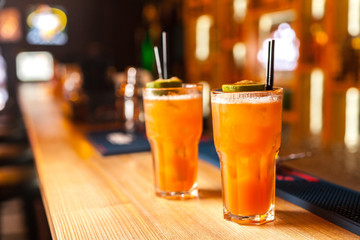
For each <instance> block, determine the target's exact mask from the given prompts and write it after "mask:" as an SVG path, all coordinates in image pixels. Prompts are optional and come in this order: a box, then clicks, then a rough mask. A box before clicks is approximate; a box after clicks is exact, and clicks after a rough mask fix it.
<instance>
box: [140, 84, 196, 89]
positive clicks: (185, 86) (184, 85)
mask: <svg viewBox="0 0 360 240" xmlns="http://www.w3.org/2000/svg"><path fill="white" fill-rule="evenodd" d="M199 87H201V88H202V87H203V85H202V84H201V83H182V85H181V87H167V88H166V87H165V88H149V87H143V90H144V91H146V90H152V91H158V90H159V91H161V90H179V89H195V88H199Z"/></svg>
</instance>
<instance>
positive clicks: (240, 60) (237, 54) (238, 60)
mask: <svg viewBox="0 0 360 240" xmlns="http://www.w3.org/2000/svg"><path fill="white" fill-rule="evenodd" d="M233 56H234V62H235V65H236V66H237V67H240V66H242V65H243V64H244V62H245V57H246V46H245V44H244V43H241V42H238V43H236V44H235V45H234V47H233Z"/></svg>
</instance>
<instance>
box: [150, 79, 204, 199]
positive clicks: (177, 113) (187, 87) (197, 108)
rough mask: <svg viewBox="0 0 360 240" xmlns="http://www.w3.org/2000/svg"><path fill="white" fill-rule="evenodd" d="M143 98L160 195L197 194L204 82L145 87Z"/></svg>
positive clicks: (179, 197)
mask: <svg viewBox="0 0 360 240" xmlns="http://www.w3.org/2000/svg"><path fill="white" fill-rule="evenodd" d="M143 98H144V110H145V125H146V135H147V137H148V139H149V142H150V146H151V152H152V157H153V167H154V179H155V193H156V195H158V196H160V197H164V198H168V199H186V198H194V197H197V196H198V189H197V169H198V144H199V140H200V137H201V133H202V85H198V84H183V85H182V87H180V88H144V89H143Z"/></svg>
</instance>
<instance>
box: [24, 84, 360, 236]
mask: <svg viewBox="0 0 360 240" xmlns="http://www.w3.org/2000/svg"><path fill="white" fill-rule="evenodd" d="M19 102H20V106H21V110H22V113H23V116H24V119H25V123H26V127H27V130H28V133H29V136H30V140H31V145H32V148H33V151H34V155H35V158H36V160H35V161H36V168H37V173H38V177H39V182H40V187H41V194H42V198H43V202H44V205H45V208H46V213H47V217H48V221H49V225H50V229H51V232H52V237H53V239H359V237H358V236H356V235H355V234H352V233H351V232H349V231H347V230H344V229H343V228H341V227H338V226H336V225H334V224H332V223H330V222H328V221H326V220H324V219H322V218H320V217H318V216H316V215H314V214H312V213H310V212H308V211H306V210H304V209H302V208H300V207H298V206H296V205H293V204H291V203H289V202H287V201H285V200H282V199H280V198H277V199H276V220H275V221H274V222H272V223H268V224H265V225H262V226H241V225H238V224H236V223H233V222H229V221H225V220H224V219H223V215H222V198H221V183H220V171H219V169H218V168H216V167H214V166H212V165H210V164H209V163H207V162H205V161H202V160H200V162H199V177H198V183H199V188H200V197H199V198H198V199H193V200H186V201H171V200H165V199H161V198H158V197H156V196H155V194H154V187H153V175H152V161H151V154H150V153H149V152H145V153H136V154H126V155H116V156H109V157H103V156H101V155H100V154H99V153H98V152H97V151H96V150H95V149H94V148H93V147H92V146H91V145H90V144H89V142H88V141H87V140H86V138H85V136H84V134H83V129H82V128H80V127H77V126H76V125H74V124H72V123H71V122H70V121H68V120H67V119H66V118H65V117H64V116H63V115H62V111H61V108H60V105H59V103H58V102H57V101H56V100H55V99H54V97H53V96H52V94H51V92H50V91H49V85H48V84H46V83H45V84H44V83H36V84H23V85H21V86H20V88H19Z"/></svg>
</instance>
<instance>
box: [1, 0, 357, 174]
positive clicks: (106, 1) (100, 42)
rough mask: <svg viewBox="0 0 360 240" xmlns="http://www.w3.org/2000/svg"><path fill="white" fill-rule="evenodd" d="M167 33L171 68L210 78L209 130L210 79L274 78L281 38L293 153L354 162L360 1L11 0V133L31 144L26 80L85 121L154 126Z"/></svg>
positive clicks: (5, 113) (191, 77) (4, 104)
mask: <svg viewBox="0 0 360 240" xmlns="http://www.w3.org/2000/svg"><path fill="white" fill-rule="evenodd" d="M162 31H166V32H167V44H168V51H167V56H168V60H169V62H168V72H169V75H170V76H177V77H179V78H181V79H183V80H184V81H185V82H191V83H197V82H202V83H203V84H204V86H205V90H204V133H205V134H209V135H211V117H210V116H211V115H210V114H211V113H210V103H209V89H212V88H219V87H220V86H221V84H223V83H229V82H235V81H239V80H241V79H253V80H256V81H261V82H264V81H265V70H266V68H265V65H266V61H267V59H266V58H267V40H268V39H270V38H273V39H276V47H275V70H276V71H275V85H276V86H280V87H283V88H284V89H285V95H284V114H283V122H284V127H283V130H284V131H283V139H286V141H284V140H283V143H282V145H283V146H282V148H283V149H284V150H283V151H284V152H286V151H289V152H290V150H287V147H288V146H291V151H294V149H295V148H299V149H301V148H307V149H315V148H318V147H322V148H325V149H328V151H330V152H331V153H335V154H338V155H344V154H347V155H346V156H345V157H346V158H348V159H350V160H349V161H347V163H346V164H345V165H346V167H347V168H348V169H349V171H351V169H354V168H353V167H354V166H355V165H357V163H358V162H357V161H356V160H354V159H358V158H357V157H356V156H357V155H356V153H357V152H358V150H359V140H360V138H359V119H360V116H359V109H360V108H359V104H360V93H359V88H360V75H359V73H360V0H344V1H335V0H251V1H250V0H156V1H155V0H154V1H147V0H123V1H117V0H102V1H96V0H77V1H74V0H52V1H46V0H42V1H40V0H7V1H6V0H0V52H1V55H0V115H1V116H2V118H1V119H3V120H1V119H0V120H1V121H2V123H1V126H3V127H2V128H3V130H1V129H0V130H1V131H0V134H2V135H3V136H4V137H2V139H3V142H5V143H6V141H10V140H11V141H13V142H14V140H13V139H16V141H15V143H16V144H20V143H21V144H23V143H24V142H25V144H26V139H27V136H26V131H25V130H24V127H23V125H22V123H21V114H20V113H19V111H18V106H17V87H18V85H19V84H21V83H24V82H30V83H31V82H49V84H51V86H52V87H51V89H52V92H53V94H54V96H55V97H57V98H58V99H59V101H60V102H61V103H62V104H61V106H62V108H63V109H64V113H65V114H66V115H68V116H69V118H71V119H72V120H73V121H75V122H78V123H87V124H93V125H96V124H104V123H106V124H110V125H112V126H115V127H118V128H119V129H123V130H126V131H143V130H144V124H143V123H144V119H143V113H142V100H141V87H143V86H144V83H146V82H147V81H151V80H152V79H156V78H157V77H158V76H157V71H156V66H155V60H154V54H153V47H154V46H155V45H157V46H159V47H160V48H161V32H162ZM9 119H10V120H9ZM14 119H16V121H14ZM19 122H20V123H19ZM10 126H11V127H10ZM9 129H11V131H10V130H9ZM14 135H16V136H15V137H14ZM9 139H10V140H9ZM19 139H20V140H19ZM24 139H25V140H24ZM17 146H18V145H17ZM25 146H26V145H25ZM8 148H9V147H6V149H8ZM24 149H28V148H26V147H24ZM339 149H340V150H339ZM15 152H16V153H19V152H20V151H18V150H16V151H15ZM0 157H1V156H0ZM351 159H353V160H351ZM353 174H355V173H353ZM0 176H1V173H0Z"/></svg>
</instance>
